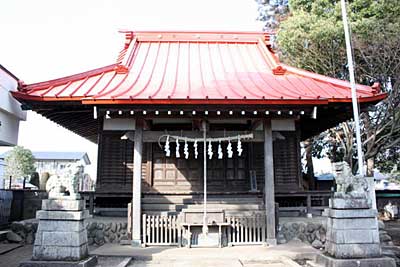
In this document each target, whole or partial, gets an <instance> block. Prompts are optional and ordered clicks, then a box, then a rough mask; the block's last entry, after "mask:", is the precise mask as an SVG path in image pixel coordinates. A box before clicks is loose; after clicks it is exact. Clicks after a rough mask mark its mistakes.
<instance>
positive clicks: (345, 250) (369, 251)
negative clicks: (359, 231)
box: [325, 241, 382, 259]
mask: <svg viewBox="0 0 400 267" xmlns="http://www.w3.org/2000/svg"><path fill="white" fill-rule="evenodd" d="M325 251H326V252H327V253H328V254H329V255H331V256H333V257H335V258H338V259H351V258H371V257H372V258H374V257H375V258H376V257H380V256H381V253H382V252H381V247H380V244H379V243H375V244H372V243H371V244H335V243H332V242H329V241H327V242H326V243H325Z"/></svg>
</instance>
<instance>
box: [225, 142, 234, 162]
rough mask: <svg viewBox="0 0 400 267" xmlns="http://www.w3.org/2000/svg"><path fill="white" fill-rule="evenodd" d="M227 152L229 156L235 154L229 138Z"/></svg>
mask: <svg viewBox="0 0 400 267" xmlns="http://www.w3.org/2000/svg"><path fill="white" fill-rule="evenodd" d="M226 149H227V153H228V158H230V159H231V158H232V156H233V151H232V144H231V141H230V140H229V143H228V146H227V148H226Z"/></svg>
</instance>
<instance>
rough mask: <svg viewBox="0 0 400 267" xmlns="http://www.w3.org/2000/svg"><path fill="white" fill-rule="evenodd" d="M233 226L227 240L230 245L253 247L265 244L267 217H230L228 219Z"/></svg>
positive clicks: (262, 215) (256, 215) (255, 215)
mask: <svg viewBox="0 0 400 267" xmlns="http://www.w3.org/2000/svg"><path fill="white" fill-rule="evenodd" d="M226 220H227V222H228V223H229V224H230V225H231V227H230V228H228V230H227V231H228V233H227V238H228V244H229V245H252V244H262V243H264V242H265V231H266V225H265V215H264V214H254V215H253V216H246V217H244V216H243V217H242V216H240V217H239V216H230V217H227V218H226Z"/></svg>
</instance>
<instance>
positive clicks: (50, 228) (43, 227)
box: [37, 220, 86, 232]
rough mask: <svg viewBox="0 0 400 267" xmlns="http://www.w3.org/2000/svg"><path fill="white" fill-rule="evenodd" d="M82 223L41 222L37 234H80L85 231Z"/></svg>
mask: <svg viewBox="0 0 400 267" xmlns="http://www.w3.org/2000/svg"><path fill="white" fill-rule="evenodd" d="M85 229H86V228H85V223H84V221H50V220H41V221H40V223H39V225H38V229H37V231H38V232H45V231H47V232H81V231H83V230H85Z"/></svg>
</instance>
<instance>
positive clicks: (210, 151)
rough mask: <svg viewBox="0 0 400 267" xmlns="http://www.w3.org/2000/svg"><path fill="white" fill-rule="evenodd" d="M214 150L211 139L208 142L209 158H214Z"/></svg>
mask: <svg viewBox="0 0 400 267" xmlns="http://www.w3.org/2000/svg"><path fill="white" fill-rule="evenodd" d="M213 154H214V153H213V151H212V144H211V141H209V142H208V158H209V159H212V156H213Z"/></svg>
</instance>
